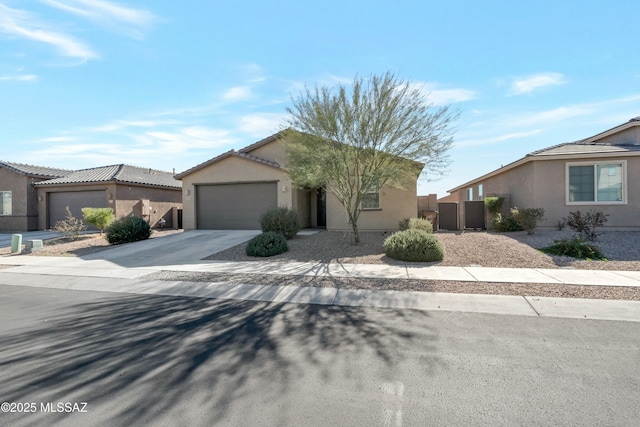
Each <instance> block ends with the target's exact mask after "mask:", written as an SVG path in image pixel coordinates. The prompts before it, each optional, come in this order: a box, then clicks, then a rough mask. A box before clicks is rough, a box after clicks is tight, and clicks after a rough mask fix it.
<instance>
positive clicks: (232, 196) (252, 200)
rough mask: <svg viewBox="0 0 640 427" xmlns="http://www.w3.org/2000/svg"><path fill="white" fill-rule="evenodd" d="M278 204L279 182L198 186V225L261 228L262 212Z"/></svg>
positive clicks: (246, 228)
mask: <svg viewBox="0 0 640 427" xmlns="http://www.w3.org/2000/svg"><path fill="white" fill-rule="evenodd" d="M277 207H278V184H277V182H248V183H235V184H211V185H198V186H197V187H196V227H197V228H199V229H204V230H259V229H260V222H259V218H260V215H262V214H263V213H264V212H266V211H267V210H269V209H274V208H277Z"/></svg>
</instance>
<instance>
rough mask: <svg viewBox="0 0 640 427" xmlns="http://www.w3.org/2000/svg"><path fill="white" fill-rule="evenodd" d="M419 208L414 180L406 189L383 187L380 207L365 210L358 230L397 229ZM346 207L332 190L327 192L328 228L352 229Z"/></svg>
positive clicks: (359, 221)
mask: <svg viewBox="0 0 640 427" xmlns="http://www.w3.org/2000/svg"><path fill="white" fill-rule="evenodd" d="M417 210H418V196H417V185H416V182H415V181H414V182H413V184H411V185H410V186H409V187H408V188H407V189H406V190H403V189H398V188H392V187H386V186H385V187H382V189H381V190H380V209H376V210H364V211H362V213H361V214H360V218H359V219H358V230H360V231H375V230H397V229H398V222H399V221H401V220H402V219H404V218H414V217H416V215H417ZM350 229H351V225H349V220H348V218H347V215H346V213H345V210H344V207H343V206H342V205H341V204H340V202H339V201H338V199H336V197H335V196H334V195H332V194H331V193H330V192H328V194H327V230H336V231H338V230H350Z"/></svg>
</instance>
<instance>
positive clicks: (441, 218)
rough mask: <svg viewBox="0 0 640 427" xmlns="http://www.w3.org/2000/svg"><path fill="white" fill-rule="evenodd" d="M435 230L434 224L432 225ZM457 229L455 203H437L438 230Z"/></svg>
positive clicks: (456, 207) (456, 208)
mask: <svg viewBox="0 0 640 427" xmlns="http://www.w3.org/2000/svg"><path fill="white" fill-rule="evenodd" d="M434 229H435V224H434ZM457 229H458V204H457V203H455V202H440V203H438V230H457Z"/></svg>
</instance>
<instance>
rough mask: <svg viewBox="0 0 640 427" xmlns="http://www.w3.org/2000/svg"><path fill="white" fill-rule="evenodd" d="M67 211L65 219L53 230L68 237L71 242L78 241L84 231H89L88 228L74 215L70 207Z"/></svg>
mask: <svg viewBox="0 0 640 427" xmlns="http://www.w3.org/2000/svg"><path fill="white" fill-rule="evenodd" d="M66 209H67V214H66V217H65V219H63V220H61V221H58V222H56V225H55V226H54V227H53V229H54V230H55V231H57V232H58V233H60V234H62V235H63V236H64V237H68V238H70V239H71V240H78V237H79V236H80V235H81V234H82V232H83V231H85V230H86V229H87V226H86V225H85V224H84V223H83V222H82V220H81V219H78V218H76V217H75V216H73V214H72V213H71V211H70V210H69V206H67V207H66Z"/></svg>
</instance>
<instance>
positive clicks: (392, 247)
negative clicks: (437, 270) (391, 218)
mask: <svg viewBox="0 0 640 427" xmlns="http://www.w3.org/2000/svg"><path fill="white" fill-rule="evenodd" d="M384 249H385V252H386V254H387V256H388V257H390V258H393V259H397V260H401V261H409V262H416V261H417V262H431V261H442V259H443V258H444V250H443V249H442V245H441V244H440V241H439V240H438V238H437V237H436V236H434V235H433V234H428V233H427V232H425V231H423V230H403V231H398V232H396V233H394V234H392V235H391V236H389V237H387V239H386V240H385V241H384Z"/></svg>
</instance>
